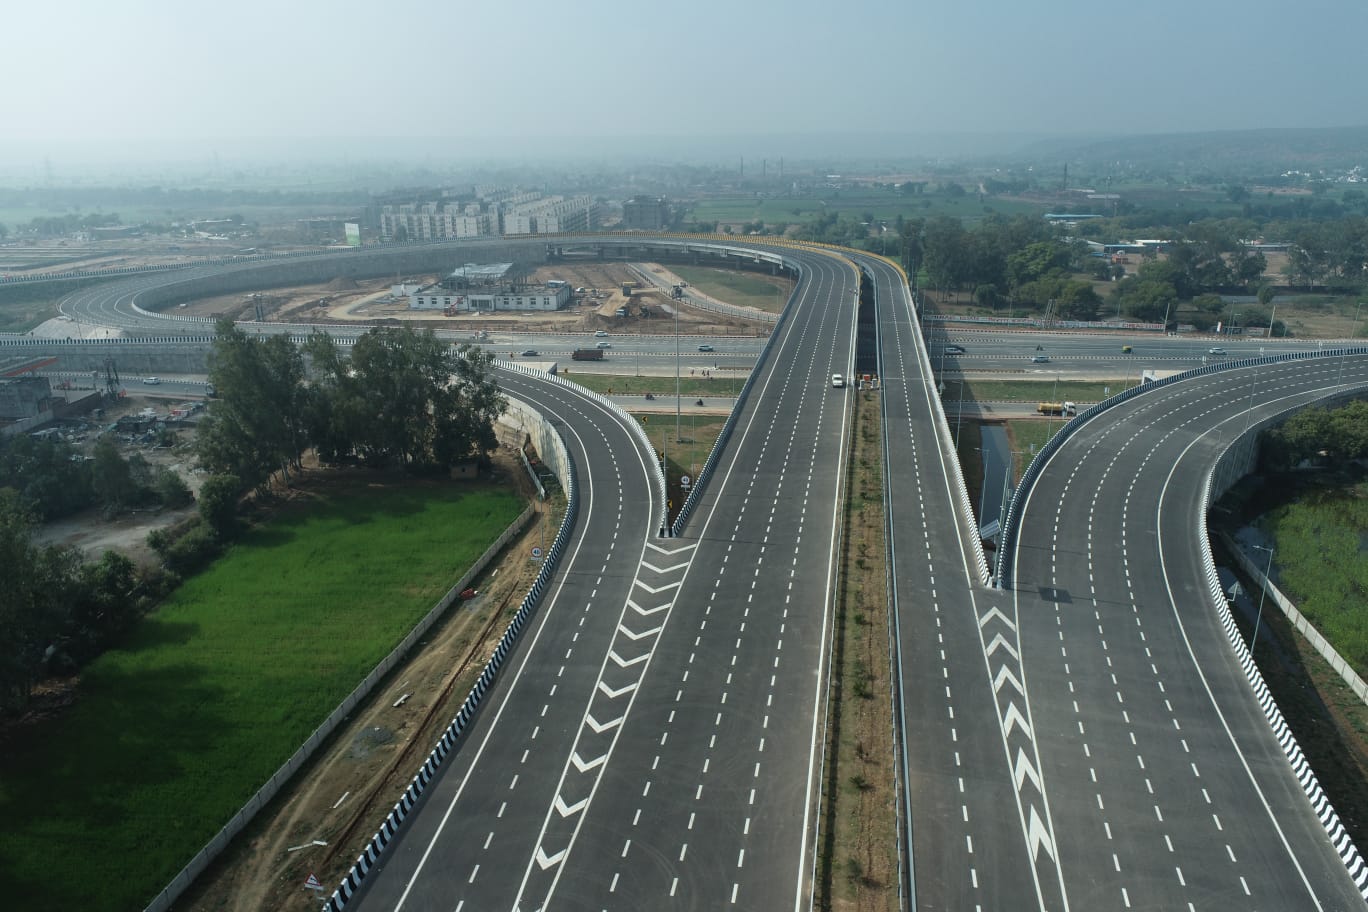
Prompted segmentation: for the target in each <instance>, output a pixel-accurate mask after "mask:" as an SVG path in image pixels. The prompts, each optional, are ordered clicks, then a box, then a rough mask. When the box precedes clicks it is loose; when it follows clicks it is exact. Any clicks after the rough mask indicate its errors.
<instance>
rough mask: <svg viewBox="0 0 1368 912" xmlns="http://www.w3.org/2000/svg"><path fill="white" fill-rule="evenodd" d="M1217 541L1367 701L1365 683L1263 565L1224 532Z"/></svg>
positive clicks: (1367, 693)
mask: <svg viewBox="0 0 1368 912" xmlns="http://www.w3.org/2000/svg"><path fill="white" fill-rule="evenodd" d="M1221 541H1222V542H1224V543H1225V545H1226V547H1227V548H1228V549H1230V553H1231V554H1233V555H1235V560H1236V562H1237V563H1239V565H1240V569H1242V570H1244V572H1245V573H1247V574H1248V575H1249V576H1252V577H1253V578H1254V579H1255V580H1257V581H1258V583H1259V585H1260V586H1262V587H1263V588H1264V590H1265V591H1266V592H1267V594H1268V598H1269V599H1270V600H1271V601H1272V602H1273V604H1275V605H1277V606H1278V608H1279V609H1280V610H1281V611H1282V613H1283V616H1284V617H1286V618H1287V620H1288V622H1289V623H1290V624H1291V625H1292V626H1293V627H1295V628H1296V629H1297V632H1298V633H1300V634H1301V635H1302V636H1304V637H1306V639H1307V641H1308V642H1310V643H1311V645H1312V646H1313V647H1315V650H1316V652H1318V653H1320V657H1321V658H1322V659H1325V661H1326V662H1327V663H1329V665H1330V667H1331V668H1333V669H1335V674H1337V675H1339V676H1340V677H1341V678H1342V679H1343V680H1344V683H1345V684H1347V685H1349V689H1350V690H1352V691H1353V692H1354V695H1355V696H1356V697H1358V698H1359V699H1360V700H1362V701H1363V702H1364V703H1368V684H1366V683H1364V680H1363V678H1361V677H1359V674H1358V672H1356V671H1354V669H1353V667H1352V666H1350V664H1349V663H1348V662H1346V661H1345V660H1344V656H1342V655H1340V654H1339V652H1338V651H1336V649H1335V647H1334V646H1331V645H1330V642H1329V641H1328V640H1327V639H1326V638H1325V637H1323V636H1321V635H1320V631H1319V630H1317V629H1316V628H1315V627H1312V626H1311V622H1310V621H1308V620H1307V619H1306V617H1305V616H1304V615H1303V614H1302V613H1301V612H1300V611H1299V610H1297V606H1296V605H1295V604H1293V602H1292V600H1291V599H1289V598H1288V597H1287V596H1286V595H1284V594H1283V592H1282V590H1281V589H1279V588H1278V587H1277V585H1276V584H1275V583H1274V582H1273V581H1272V580H1270V579H1269V578H1268V577H1266V576H1264V568H1263V567H1260V566H1259V565H1258V564H1257V563H1255V562H1254V561H1253V560H1250V558H1249V555H1248V554H1245V553H1244V549H1242V548H1241V547H1240V546H1239V545H1237V544H1236V543H1235V541H1234V540H1233V539H1231V537H1230V536H1229V535H1226V534H1225V533H1224V532H1222V533H1221Z"/></svg>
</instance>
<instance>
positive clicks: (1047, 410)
mask: <svg viewBox="0 0 1368 912" xmlns="http://www.w3.org/2000/svg"><path fill="white" fill-rule="evenodd" d="M1036 411H1037V412H1039V413H1040V414H1042V415H1077V414H1078V406H1076V405H1074V404H1073V403H1072V402H1042V403H1040V404H1039V405H1037V406H1036Z"/></svg>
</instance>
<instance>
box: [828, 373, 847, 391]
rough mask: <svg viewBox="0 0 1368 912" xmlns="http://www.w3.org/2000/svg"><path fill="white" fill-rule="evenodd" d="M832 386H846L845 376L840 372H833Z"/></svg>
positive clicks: (834, 387) (838, 387)
mask: <svg viewBox="0 0 1368 912" xmlns="http://www.w3.org/2000/svg"><path fill="white" fill-rule="evenodd" d="M831 386H832V388H833V389H840V388H841V387H843V386H845V378H844V377H842V376H841V375H840V374H832V375H831Z"/></svg>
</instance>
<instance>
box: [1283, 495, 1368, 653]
mask: <svg viewBox="0 0 1368 912" xmlns="http://www.w3.org/2000/svg"><path fill="white" fill-rule="evenodd" d="M1259 526H1260V527H1261V528H1262V529H1263V530H1264V531H1265V532H1267V533H1268V534H1269V535H1270V536H1271V537H1272V539H1273V548H1274V563H1275V565H1276V567H1275V570H1276V572H1275V573H1274V578H1275V581H1276V582H1277V583H1278V586H1279V588H1281V589H1282V590H1283V591H1284V592H1286V593H1287V596H1288V597H1289V598H1291V599H1292V600H1293V601H1294V602H1295V603H1296V605H1297V607H1298V608H1299V609H1300V610H1301V613H1302V614H1304V615H1306V619H1307V620H1309V621H1310V622H1311V624H1312V625H1313V626H1314V627H1315V628H1316V629H1317V630H1319V631H1320V632H1321V635H1322V636H1324V637H1325V638H1326V639H1327V640H1329V641H1330V643H1331V645H1333V646H1334V647H1335V649H1336V650H1337V651H1338V652H1339V654H1340V655H1342V656H1344V658H1345V660H1346V661H1348V662H1349V664H1350V665H1352V666H1353V667H1354V670H1355V671H1357V672H1358V673H1359V674H1360V675H1365V676H1368V532H1365V530H1368V484H1358V485H1354V486H1351V487H1347V488H1333V489H1312V490H1308V491H1305V492H1304V493H1303V494H1302V495H1301V496H1300V497H1299V498H1298V500H1297V501H1296V502H1295V503H1289V504H1285V505H1283V506H1280V507H1277V508H1276V509H1274V510H1272V511H1271V512H1269V513H1267V514H1265V515H1264V517H1263V518H1262V519H1261V520H1260V521H1259Z"/></svg>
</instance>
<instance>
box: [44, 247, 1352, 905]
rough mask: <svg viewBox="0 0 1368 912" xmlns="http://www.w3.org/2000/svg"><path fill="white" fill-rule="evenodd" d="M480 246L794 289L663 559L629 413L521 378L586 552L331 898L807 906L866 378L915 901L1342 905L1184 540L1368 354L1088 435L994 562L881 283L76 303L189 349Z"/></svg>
mask: <svg viewBox="0 0 1368 912" xmlns="http://www.w3.org/2000/svg"><path fill="white" fill-rule="evenodd" d="M495 251H498V252H495ZM484 255H489V256H511V257H512V258H514V259H522V260H525V261H527V260H532V261H536V259H537V258H538V257H541V258H543V259H551V258H556V257H566V258H569V257H574V256H594V257H608V256H621V257H622V258H624V259H647V258H655V259H660V258H665V257H681V258H698V260H699V261H702V262H721V263H734V264H741V265H743V266H745V267H747V268H761V269H773V270H781V271H785V272H788V273H789V274H792V275H794V276H795V277H796V278H797V280H798V281H797V285H796V288H795V291H794V294H793V297H792V299H791V301H790V303H789V306H788V307H787V309H786V311H785V313H784V315H783V316H782V318H781V320H780V322H779V323H778V325H777V326H776V329H775V332H774V333H773V335H772V336H771V337H770V339H769V341H768V342H767V343H766V345H765V348H764V349H763V350H762V351H761V352H760V355H759V361H758V364H757V369H756V371H755V372H754V373H753V374H752V377H751V379H750V381H749V382H748V383H747V385H746V387H745V389H743V391H742V393H741V395H740V397H739V401H738V406H737V409H736V410H735V411H734V412H733V413H732V415H731V417H730V419H729V421H728V425H727V429H726V431H725V432H724V434H723V436H722V438H721V439H720V440H719V445H718V447H717V448H716V449H715V451H714V453H713V455H712V457H710V459H709V463H708V468H707V469H706V470H705V473H704V476H703V478H702V479H701V483H700V484H699V485H698V486H697V487H696V488H695V490H694V492H693V494H692V495H691V498H690V502H689V503H688V504H687V506H686V509H685V511H684V513H683V515H682V516H681V517H680V519H679V520H678V521H677V522H676V523H675V524H674V526H673V528H672V529H671V530H670V532H671V534H669V535H663V536H662V535H661V534H660V533H661V531H662V530H661V529H660V528H659V527H658V525H657V524H656V523H655V522H654V521H653V520H652V519H651V517H652V516H653V515H654V514H655V512H658V504H655V502H654V500H653V499H652V497H653V495H648V494H647V493H645V492H647V491H649V490H651V485H652V482H651V481H650V478H649V475H650V472H649V470H648V469H647V468H646V465H647V463H648V462H649V454H647V453H643V444H642V443H641V442H640V440H638V439H636V438H634V437H633V436H632V435H630V434H628V433H626V430H625V429H626V427H627V425H628V424H630V419H627V418H626V416H625V415H623V414H621V413H620V410H616V411H615V410H614V409H612V408H611V407H607V408H605V407H604V406H603V405H602V404H601V403H598V402H597V401H595V402H593V403H592V407H591V404H590V402H589V401H588V400H587V399H586V398H585V397H584V396H583V394H581V393H578V392H575V391H571V390H567V389H565V388H563V387H561V386H558V385H556V384H555V383H554V382H552V381H550V380H545V379H539V378H537V377H534V376H532V375H531V374H518V375H517V376H516V377H508V378H507V379H506V382H507V383H508V384H509V387H510V389H515V390H516V391H517V393H518V395H519V396H520V397H521V398H524V399H526V400H527V401H530V402H532V403H533V404H534V405H535V406H537V407H539V408H542V409H544V410H545V411H546V412H547V413H548V414H550V415H553V416H555V420H556V421H558V422H561V423H562V426H563V428H564V433H565V434H566V435H567V436H569V437H570V438H572V439H575V440H579V441H582V443H581V444H579V445H576V446H572V447H571V451H572V459H574V460H576V462H577V464H579V465H580V466H581V469H582V470H583V471H584V474H585V479H586V480H585V486H586V488H589V489H592V495H591V496H589V497H586V498H585V499H584V500H583V501H582V505H581V507H580V510H579V517H580V520H579V523H580V526H579V529H580V531H579V532H578V534H579V536H580V541H581V542H582V547H579V548H572V549H569V551H568V552H567V557H566V558H565V563H564V564H563V566H562V572H561V575H560V577H559V578H560V580H561V582H560V583H558V584H557V586H559V587H560V588H559V590H558V591H559V594H558V595H557V597H556V599H554V600H553V601H552V603H551V604H549V605H548V606H546V607H545V608H544V609H542V610H541V611H540V613H539V614H538V615H537V620H536V621H535V623H534V625H533V627H532V628H530V629H529V633H528V635H526V636H525V637H524V639H523V640H522V641H521V643H520V644H519V646H518V647H517V649H516V653H515V654H516V656H517V659H516V662H517V664H516V665H515V667H514V670H513V671H511V672H507V673H505V674H504V675H503V676H502V677H500V678H499V679H498V680H496V681H495V682H494V683H493V685H492V686H491V688H490V691H489V695H488V697H487V702H486V704H485V705H484V707H483V708H482V709H481V711H480V713H479V714H478V715H477V716H476V717H475V719H474V721H473V722H472V726H473V727H471V728H470V729H468V730H467V733H466V734H465V735H464V736H463V738H464V739H465V740H464V744H465V746H464V747H463V748H462V749H460V750H457V751H456V752H455V754H454V755H453V759H452V760H451V761H449V763H448V764H447V765H446V766H445V767H444V769H443V771H442V772H441V774H440V776H439V779H438V783H437V785H435V786H434V789H435V791H433V792H432V793H430V795H429V796H428V797H426V798H424V799H423V801H422V802H421V803H420V804H419V805H418V806H417V807H416V810H415V811H414V814H415V815H416V816H414V817H412V818H410V821H409V822H408V823H406V824H405V826H404V827H403V828H402V829H401V830H400V831H399V832H398V833H397V835H395V836H393V841H391V838H390V837H386V839H385V843H384V844H385V846H386V848H385V850H384V851H383V852H377V853H376V855H375V859H374V862H373V863H371V862H367V863H365V864H362V865H360V866H359V867H363V868H364V869H365V871H366V875H367V876H365V877H359V878H357V879H356V880H355V882H354V883H351V882H350V881H351V879H349V885H347V886H345V887H344V888H343V889H342V890H339V892H338V894H337V895H335V896H334V898H333V901H332V902H333V904H334V907H338V908H340V907H341V906H343V905H345V906H347V907H355V908H374V909H401V908H404V909H426V908H442V909H450V908H462V905H463V904H464V905H465V906H466V907H468V908H526V909H532V908H556V907H566V908H580V907H584V908H589V907H591V906H592V907H593V908H642V907H651V908H673V907H676V906H677V907H681V908H716V907H720V906H725V905H730V904H733V903H735V904H737V905H743V906H748V907H752V908H781V907H782V908H789V907H792V908H795V909H800V908H805V907H807V906H808V905H809V904H810V902H811V889H812V866H813V859H814V846H815V844H816V841H817V839H818V838H819V836H820V834H819V833H818V831H817V824H816V822H815V817H814V815H813V811H814V809H815V807H816V802H817V800H818V798H819V794H818V792H819V785H818V783H819V782H820V769H819V766H820V757H821V752H820V750H818V749H817V745H818V743H819V739H820V735H821V720H822V718H823V714H824V694H825V689H824V688H825V678H826V673H827V661H828V651H827V650H828V641H829V635H830V623H831V610H832V602H833V598H834V593H835V591H836V583H837V576H836V574H837V569H836V567H837V564H836V556H837V554H838V553H839V550H840V541H839V535H838V532H839V527H840V523H839V522H838V521H837V517H838V516H839V513H840V503H841V501H842V498H843V496H844V491H843V487H842V479H843V477H844V459H845V453H846V449H845V446H844V441H845V437H846V434H847V431H848V426H849V421H850V403H849V396H848V395H847V394H845V393H842V392H841V391H838V390H832V389H831V388H830V386H829V383H828V382H827V378H828V377H829V376H830V374H832V373H846V374H848V373H850V372H851V371H852V368H855V367H857V366H860V367H861V368H863V366H864V365H866V364H873V365H874V366H875V370H876V371H877V372H878V373H879V375H880V377H881V378H882V380H883V389H882V392H881V394H880V395H881V400H882V401H881V407H882V409H883V417H884V427H885V434H886V439H885V441H884V453H885V456H884V462H885V467H884V468H885V473H886V478H887V503H886V511H887V523H888V538H889V567H890V571H889V581H888V584H889V593H890V598H891V600H892V605H893V608H894V613H895V617H896V624H895V629H894V630H893V631H892V632H891V636H890V653H891V656H892V659H893V666H894V669H895V672H896V699H897V712H896V719H895V723H896V725H897V727H898V732H899V735H900V738H899V744H900V755H899V757H898V758H897V762H898V767H899V770H900V773H901V783H900V787H901V788H900V796H901V797H900V819H901V845H902V849H903V859H904V863H903V866H902V875H903V887H904V899H905V905H906V906H907V907H908V908H928V909H930V908H964V909H968V908H983V909H1001V908H1014V909H1016V908H1036V909H1041V910H1059V909H1069V908H1076V909H1082V908H1087V909H1091V908H1099V907H1100V908H1118V909H1120V908H1130V907H1136V908H1138V907H1141V906H1148V907H1150V908H1191V909H1202V908H1222V909H1224V908H1233V907H1247V908H1324V909H1331V908H1361V907H1362V906H1363V904H1364V898H1363V897H1364V889H1365V886H1368V872H1365V870H1364V866H1363V863H1362V860H1361V858H1360V857H1359V855H1358V852H1357V850H1356V849H1355V847H1354V846H1353V845H1352V842H1351V841H1350V840H1349V839H1348V838H1347V836H1345V835H1344V833H1343V830H1342V827H1340V826H1339V821H1338V819H1337V818H1336V817H1335V816H1334V811H1333V808H1329V809H1328V812H1327V807H1328V803H1327V802H1325V801H1324V796H1323V795H1321V794H1320V793H1319V791H1318V786H1316V785H1315V781H1314V775H1313V774H1311V775H1310V776H1309V778H1308V773H1307V771H1306V770H1305V769H1304V766H1303V765H1301V764H1299V763H1298V758H1299V752H1298V751H1296V750H1295V740H1292V741H1291V742H1290V747H1289V738H1290V736H1288V735H1287V734H1286V732H1285V731H1284V730H1282V729H1281V728H1280V727H1279V723H1280V717H1278V716H1277V715H1276V707H1272V711H1270V710H1269V704H1270V703H1271V701H1268V700H1267V699H1266V693H1265V692H1264V691H1262V690H1261V686H1262V682H1261V681H1260V680H1258V678H1257V671H1255V672H1252V673H1251V671H1250V663H1248V662H1247V656H1246V655H1243V654H1242V653H1241V647H1240V644H1239V641H1238V638H1232V636H1231V634H1230V625H1228V624H1227V622H1226V616H1224V615H1223V614H1222V612H1223V610H1224V603H1223V600H1222V599H1221V598H1220V593H1219V592H1218V591H1213V590H1212V587H1211V585H1210V579H1211V577H1212V575H1213V572H1212V570H1211V567H1210V563H1211V557H1210V551H1209V548H1208V546H1207V544H1206V541H1205V537H1204V516H1205V508H1206V505H1207V503H1208V501H1209V498H1210V496H1211V493H1212V491H1213V490H1215V489H1214V488H1213V485H1212V477H1213V472H1214V466H1216V465H1217V461H1218V459H1220V458H1222V454H1227V453H1229V452H1230V451H1231V450H1232V449H1235V450H1238V449H1239V448H1241V447H1246V446H1248V444H1247V441H1248V440H1249V439H1250V436H1249V435H1250V434H1252V433H1253V432H1254V431H1255V430H1257V428H1258V426H1259V425H1260V424H1261V423H1263V422H1265V421H1267V420H1272V419H1273V418H1274V417H1276V416H1277V415H1279V414H1281V413H1283V412H1285V411H1286V410H1288V409H1292V408H1298V407H1301V406H1303V405H1305V404H1307V403H1309V402H1314V401H1319V400H1321V399H1324V398H1325V397H1327V396H1334V395H1345V394H1348V393H1350V392H1354V391H1357V390H1361V389H1363V388H1364V386H1365V384H1366V383H1368V354H1365V352H1364V350H1362V349H1355V350H1345V351H1342V352H1325V353H1319V354H1308V355H1306V356H1305V357H1301V358H1298V359H1297V360H1295V361H1287V360H1277V359H1254V360H1251V361H1248V362H1237V363H1235V364H1231V365H1221V366H1215V367H1212V368H1209V369H1204V370H1202V371H1199V372H1197V373H1196V375H1193V376H1188V377H1180V378H1175V379H1172V380H1170V381H1166V382H1165V383H1164V384H1163V385H1160V386H1156V387H1155V388H1154V389H1151V390H1148V391H1146V392H1144V393H1139V394H1129V395H1127V396H1126V397H1124V399H1121V400H1119V401H1114V402H1109V403H1105V404H1104V406H1102V407H1099V408H1098V409H1095V410H1090V412H1089V413H1087V414H1085V415H1083V416H1080V417H1079V418H1078V419H1076V420H1075V421H1074V422H1072V423H1071V424H1070V425H1069V427H1068V428H1067V431H1068V433H1067V434H1065V435H1064V436H1063V437H1062V438H1061V439H1060V442H1059V443H1057V444H1055V445H1052V448H1051V449H1050V450H1048V451H1047V452H1046V453H1043V454H1042V455H1041V457H1040V458H1039V459H1037V461H1036V462H1035V463H1033V465H1032V467H1031V471H1030V474H1029V475H1028V477H1027V478H1026V479H1024V481H1023V484H1022V485H1021V486H1020V487H1019V489H1018V491H1017V492H1016V494H1015V496H1014V497H1013V501H1012V507H1011V510H1010V513H1009V523H1008V533H1007V541H1008V542H1009V543H1010V546H1009V548H1008V549H1004V554H1003V556H1002V558H1001V559H1000V562H999V563H998V565H997V566H995V567H992V568H990V567H989V565H988V563H987V561H986V560H985V556H984V554H983V552H982V550H981V548H980V545H979V542H978V537H977V534H976V529H975V524H974V521H973V518H972V515H971V511H970V508H969V503H968V498H967V496H966V494H965V486H964V482H963V478H962V475H961V473H960V469H959V465H958V462H957V460H956V458H955V452H954V447H953V443H952V440H951V434H950V430H949V427H948V425H947V422H946V420H945V415H944V412H943V410H942V407H941V404H940V398H939V396H938V395H937V394H936V388H937V377H936V373H935V371H934V370H933V359H932V357H931V355H930V353H929V352H928V349H927V345H926V342H925V338H924V331H923V328H922V326H921V323H920V320H919V315H918V313H917V310H916V302H915V301H914V300H913V299H912V297H911V295H910V293H909V292H908V289H907V284H906V282H905V280H904V277H903V276H902V275H901V273H900V271H899V270H898V269H897V268H896V266H894V265H892V264H890V263H888V262H887V261H884V260H882V259H880V258H877V257H872V256H868V255H864V254H858V253H854V252H851V251H836V250H829V249H823V248H818V247H809V246H805V245H796V244H782V243H773V242H765V241H763V240H759V239H757V240H754V241H746V242H739V241H737V240H736V239H730V238H671V237H644V236H630V235H629V236H584V237H580V238H559V239H554V240H547V239H523V240H504V239H500V240H499V241H498V242H497V243H495V242H488V243H470V244H462V243H453V244H442V245H423V246H422V247H421V249H419V248H408V247H402V248H390V249H386V250H374V251H371V250H367V251H366V252H364V253H355V252H347V253H344V254H342V255H319V256H316V257H300V258H297V259H294V260H291V261H289V262H271V263H264V264H263V263H245V264H238V263H234V264H225V265H223V266H221V267H215V268H203V269H196V270H182V271H179V272H174V273H170V274H158V275H155V276H148V275H140V276H135V277H131V278H126V279H122V280H120V281H117V282H113V283H110V284H108V285H102V286H96V287H93V288H89V289H82V290H80V291H77V292H75V293H73V294H72V295H71V296H70V297H69V298H68V299H67V300H66V301H65V302H64V304H63V308H64V311H66V312H70V313H72V314H79V315H80V318H81V319H82V320H83V321H89V322H91V323H106V325H114V326H116V327H117V328H120V329H124V330H125V331H140V332H148V331H151V332H155V333H157V334H158V335H159V336H161V337H162V338H163V339H165V340H166V341H164V342H161V343H153V344H166V345H175V344H178V343H177V342H174V341H171V339H172V337H173V336H179V335H182V334H181V333H174V332H173V331H172V330H173V329H179V330H184V331H185V332H184V333H183V335H186V336H191V337H193V336H194V335H196V334H197V333H199V334H202V333H203V331H204V329H205V327H204V326H203V324H202V323H197V321H194V320H184V319H178V318H175V317H168V316H165V315H162V314H160V313H159V311H158V309H159V308H165V307H168V306H171V305H172V304H174V303H176V302H178V301H180V300H185V299H187V298H188V297H195V296H199V295H203V294H222V293H228V292H234V291H240V290H251V289H254V288H263V287H268V286H269V285H271V284H281V283H282V282H286V281H290V282H293V281H297V280H302V279H304V278H306V277H308V278H317V277H319V276H323V275H326V276H328V278H334V277H336V276H337V275H338V274H351V275H356V276H360V275H365V274H371V275H379V274H392V272H393V271H394V269H395V268H396V267H397V266H399V264H404V265H403V266H402V267H400V268H402V269H404V270H411V271H419V270H425V269H428V268H442V266H445V265H449V264H450V263H451V262H452V261H453V260H454V259H460V260H468V259H471V258H472V257H479V256H484ZM420 263H421V264H432V265H423V266H419V265H417V264H420ZM338 270H351V271H350V272H343V273H339V272H338ZM106 321H107V322H106ZM261 328H262V329H263V331H272V332H302V331H307V329H308V327H293V326H277V325H271V326H269V327H268V326H263V327H261ZM179 344H200V343H198V342H182V343H179ZM591 441H599V442H598V443H594V444H593V446H592V447H591V446H590V443H591ZM776 453H777V454H782V459H780V460H778V461H777V462H776V460H775V458H774V454H776ZM585 580H590V581H592V582H590V584H589V585H588V586H587V587H585V585H584V581H585ZM996 582H1001V583H1002V584H1004V585H995V583H996ZM553 710H554V711H553ZM524 764H532V766H528V767H527V770H528V771H527V773H526V774H524V773H521V772H520V770H521V769H522V768H523V766H524ZM451 821H454V824H453V823H451ZM643 821H644V822H645V823H644V825H643ZM471 834H475V836H472V835H471ZM481 843H483V846H484V847H483V848H481V847H480V846H481ZM481 872H483V873H481Z"/></svg>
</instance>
